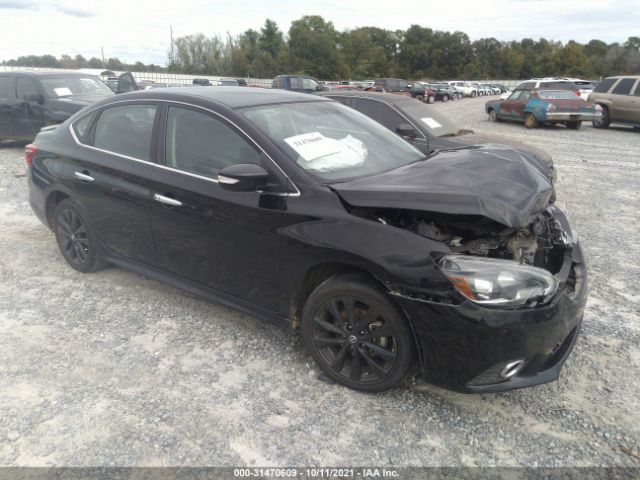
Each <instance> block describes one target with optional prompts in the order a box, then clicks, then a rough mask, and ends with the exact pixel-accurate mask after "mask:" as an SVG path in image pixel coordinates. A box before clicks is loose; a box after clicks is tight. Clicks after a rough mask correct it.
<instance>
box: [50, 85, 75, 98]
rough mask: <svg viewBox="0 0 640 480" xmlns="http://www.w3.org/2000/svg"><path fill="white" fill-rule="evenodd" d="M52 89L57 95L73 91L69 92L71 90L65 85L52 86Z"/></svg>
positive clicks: (65, 94)
mask: <svg viewBox="0 0 640 480" xmlns="http://www.w3.org/2000/svg"><path fill="white" fill-rule="evenodd" d="M53 91H54V92H56V95H58V96H59V97H66V96H68V95H73V93H71V90H69V89H68V88H67V87H59V88H54V89H53Z"/></svg>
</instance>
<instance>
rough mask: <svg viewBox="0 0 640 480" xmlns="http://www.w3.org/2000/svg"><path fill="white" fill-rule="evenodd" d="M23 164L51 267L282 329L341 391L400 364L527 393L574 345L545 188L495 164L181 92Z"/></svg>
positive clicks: (89, 127) (238, 96)
mask: <svg viewBox="0 0 640 480" xmlns="http://www.w3.org/2000/svg"><path fill="white" fill-rule="evenodd" d="M345 93H348V92H345ZM406 100H407V101H408V102H411V103H413V104H414V105H416V106H418V107H421V108H427V109H431V107H428V106H427V105H425V104H424V103H421V102H417V101H415V100H413V99H410V98H408V99H406ZM25 160H26V162H27V172H28V173H27V174H28V182H29V202H30V205H31V207H32V209H33V211H34V213H35V214H36V215H37V217H38V218H39V219H40V220H41V221H42V222H43V223H44V224H45V225H47V226H48V227H49V228H51V229H52V231H53V233H54V235H55V240H56V243H57V245H58V247H59V250H60V253H61V255H62V257H63V258H64V259H65V261H66V262H67V263H68V265H69V266H70V267H71V268H74V269H75V270H77V271H79V272H83V273H88V272H92V271H95V270H97V269H99V268H100V267H102V266H103V265H105V263H112V264H115V265H117V266H120V267H123V268H127V269H130V270H133V271H135V272H137V273H139V274H144V275H147V276H149V277H152V278H156V279H158V280H161V281H164V282H167V283H169V284H172V285H174V286H177V287H179V288H182V289H185V290H188V291H190V292H192V293H194V294H197V295H200V296H203V297H205V298H207V299H209V300H212V301H215V302H218V303H222V304H224V305H227V306H230V307H232V308H236V309H238V310H240V311H243V312H246V313H249V314H252V315H255V316H258V317H259V318H261V319H264V320H268V321H271V322H274V323H276V324H278V325H282V326H284V327H289V328H300V331H301V335H302V341H303V344H304V346H305V348H306V349H307V351H308V352H309V354H310V355H311V356H312V357H313V359H314V360H315V361H316V362H317V364H318V365H319V368H321V369H322V370H323V371H324V372H325V374H326V375H327V376H328V377H329V378H331V379H332V380H333V381H335V382H339V383H341V384H343V385H345V386H348V387H350V388H354V389H358V390H362V391H366V392H380V391H384V390H387V389H389V388H392V387H394V386H396V385H398V384H400V383H401V382H402V381H403V379H404V378H405V377H406V375H407V374H408V373H409V372H410V371H412V370H413V369H414V368H415V367H416V366H417V365H419V366H420V367H421V370H422V372H423V375H424V377H425V379H426V380H427V381H428V382H431V383H436V384H439V385H442V386H444V387H446V388H450V389H455V390H459V391H464V392H496V391H504V390H510V389H514V388H522V387H528V386H532V385H537V384H540V383H545V382H550V381H553V380H555V379H557V378H558V376H559V374H560V370H561V368H562V365H563V364H564V362H565V360H566V359H567V358H568V356H569V355H570V353H571V350H572V347H573V345H574V343H575V341H576V339H577V337H578V332H579V330H580V325H581V321H582V316H583V311H584V307H585V303H586V300H587V270H586V265H585V261H584V259H583V255H582V251H581V247H580V244H579V243H578V241H577V239H576V237H575V235H574V234H573V232H572V230H571V226H570V225H569V222H568V221H567V219H566V217H565V215H564V214H563V213H562V211H561V210H560V209H559V208H558V207H557V206H556V205H554V203H553V186H552V184H551V182H550V181H549V180H548V179H546V178H545V177H544V176H543V175H541V174H540V171H539V169H538V166H537V165H536V164H535V163H531V162H529V161H528V160H527V159H526V158H524V157H523V156H522V155H520V154H519V153H518V152H515V151H514V150H513V149H510V148H507V147H502V146H499V145H482V146H477V147H474V148H458V149H451V150H446V151H439V152H436V153H434V154H431V155H429V156H425V155H424V153H422V152H421V151H419V150H417V149H415V148H414V147H412V146H411V145H410V144H409V143H407V142H405V141H404V140H402V139H401V138H399V137H398V136H397V135H394V134H393V133H391V132H389V131H388V130H387V129H385V128H384V127H382V126H381V125H380V124H378V123H377V122H375V121H373V120H371V119H370V118H367V117H366V116H365V115H362V114H360V113H358V112H356V111H355V110H353V109H350V108H348V107H345V106H344V105H340V104H339V103H338V102H333V101H330V100H328V99H326V98H320V97H318V96H312V95H300V94H296V93H292V92H282V91H273V90H262V91H257V90H249V91H248V90H247V89H245V88H239V87H235V88H234V87H229V88H207V89H194V88H185V89H180V90H175V89H174V90H171V89H167V90H159V91H157V92H146V91H142V92H136V93H131V94H129V95H128V98H127V101H122V100H121V99H118V98H117V97H115V100H113V101H105V102H102V103H100V104H99V105H96V106H95V108H89V109H87V110H84V111H83V112H80V113H79V114H78V115H76V116H74V117H73V118H72V119H70V121H68V122H67V123H65V124H64V125H62V126H61V127H59V128H54V129H52V130H49V131H46V132H42V133H40V134H39V135H38V137H37V138H36V139H35V142H34V144H33V145H30V146H28V147H27V149H26V151H25ZM95 295H100V291H99V289H98V290H96V292H95ZM212 348H215V346H212ZM239 348H240V347H239ZM238 353H241V350H240V349H239V350H238Z"/></svg>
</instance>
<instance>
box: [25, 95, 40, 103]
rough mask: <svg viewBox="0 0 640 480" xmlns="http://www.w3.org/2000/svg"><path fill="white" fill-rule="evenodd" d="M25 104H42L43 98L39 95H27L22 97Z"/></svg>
mask: <svg viewBox="0 0 640 480" xmlns="http://www.w3.org/2000/svg"><path fill="white" fill-rule="evenodd" d="M22 98H23V99H24V101H25V102H36V103H43V102H44V98H43V97H42V95H40V94H39V93H27V94H25V95H24V96H23V97H22Z"/></svg>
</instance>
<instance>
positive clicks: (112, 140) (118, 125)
mask: <svg viewBox="0 0 640 480" xmlns="http://www.w3.org/2000/svg"><path fill="white" fill-rule="evenodd" d="M156 110H157V107H156V106H155V105H126V106H122V107H110V108H107V109H105V110H104V111H103V112H102V113H101V114H100V117H99V118H98V121H97V123H96V129H95V132H96V133H95V140H94V142H93V146H94V147H96V148H101V149H103V150H108V151H109V152H114V153H119V154H121V155H126V156H127V157H132V158H136V159H138V160H147V161H148V160H149V159H150V151H151V134H152V132H153V122H154V119H155V115H156Z"/></svg>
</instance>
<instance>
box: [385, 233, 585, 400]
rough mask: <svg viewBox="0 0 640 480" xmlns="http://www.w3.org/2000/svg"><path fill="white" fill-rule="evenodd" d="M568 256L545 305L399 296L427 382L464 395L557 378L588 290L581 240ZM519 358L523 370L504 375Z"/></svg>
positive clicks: (578, 322) (514, 387) (525, 385)
mask: <svg viewBox="0 0 640 480" xmlns="http://www.w3.org/2000/svg"><path fill="white" fill-rule="evenodd" d="M567 256H568V258H567V264H568V268H567V269H566V270H567V271H566V272H565V273H564V274H563V275H564V276H565V278H563V279H561V280H563V284H562V286H561V290H560V291H559V292H558V293H557V294H556V296H555V297H554V298H553V299H552V300H551V302H550V303H548V304H546V305H543V306H538V307H532V308H524V309H515V310H500V309H495V308H484V307H482V306H480V305H477V304H474V303H472V302H469V301H465V302H463V303H462V304H459V305H450V304H449V305H447V304H442V303H437V302H428V301H421V300H416V299H412V298H407V297H396V300H397V302H398V303H399V304H400V306H401V307H402V309H403V310H404V311H405V313H406V315H407V317H408V318H409V321H410V323H411V325H412V327H413V330H414V332H415V334H416V338H417V341H418V346H419V349H420V359H421V366H422V371H423V375H424V377H425V379H426V380H427V381H428V382H430V383H434V384H437V385H441V386H443V387H446V388H449V389H452V390H456V391H461V392H469V393H472V392H500V391H504V390H513V389H516V388H523V387H530V386H533V385H538V384H541V383H545V382H550V381H552V380H556V379H557V378H558V376H559V375H560V369H561V368H562V365H563V363H564V362H565V360H566V359H567V358H568V356H569V354H570V352H571V349H572V348H573V345H574V344H575V341H576V338H577V336H578V332H579V331H580V325H581V322H582V315H583V311H584V306H585V303H586V300H587V290H588V289H587V272H586V267H585V264H584V260H583V257H582V251H581V248H580V245H579V244H575V245H573V246H572V248H571V249H570V250H567ZM520 361H522V367H521V369H520V370H519V371H518V372H517V373H516V374H515V375H513V376H511V377H508V378H507V377H505V371H507V372H508V369H509V366H510V365H513V364H514V362H520Z"/></svg>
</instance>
